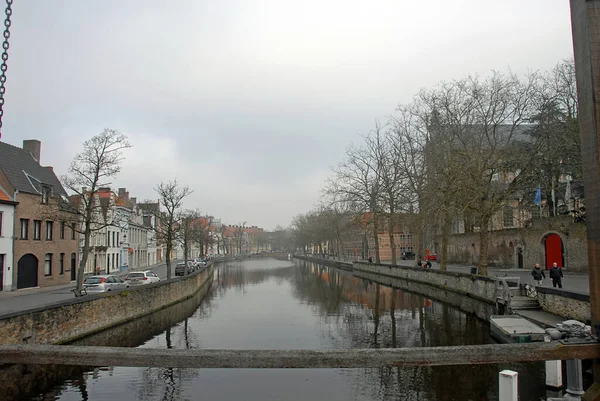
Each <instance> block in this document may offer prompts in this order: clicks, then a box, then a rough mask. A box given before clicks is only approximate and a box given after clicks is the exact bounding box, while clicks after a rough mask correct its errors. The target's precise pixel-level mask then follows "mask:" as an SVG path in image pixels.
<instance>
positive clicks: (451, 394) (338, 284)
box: [294, 263, 545, 401]
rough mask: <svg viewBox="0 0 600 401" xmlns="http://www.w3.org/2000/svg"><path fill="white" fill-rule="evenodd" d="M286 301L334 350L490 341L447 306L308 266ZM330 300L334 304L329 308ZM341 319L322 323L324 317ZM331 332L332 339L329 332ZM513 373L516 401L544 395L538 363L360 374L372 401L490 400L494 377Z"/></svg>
mask: <svg viewBox="0 0 600 401" xmlns="http://www.w3.org/2000/svg"><path fill="white" fill-rule="evenodd" d="M294 284H295V286H294V295H295V296H297V297H298V298H300V299H301V300H302V301H303V302H307V303H310V304H312V305H314V308H313V310H315V312H317V313H318V314H319V315H320V316H322V320H321V326H322V330H323V331H325V332H326V333H327V338H328V339H330V340H333V341H334V343H335V346H336V347H339V348H344V347H352V348H365V347H371V348H378V347H394V348H395V347H430V346H450V345H462V344H486V343H490V342H491V341H492V340H491V337H490V333H489V325H488V324H487V322H485V321H482V320H480V319H478V318H477V317H475V316H474V315H473V314H467V313H464V312H462V311H460V310H458V309H456V308H454V307H452V306H451V305H448V304H445V303H442V302H439V301H434V300H431V299H427V298H425V297H423V296H420V295H417V294H411V293H408V292H405V291H403V290H401V289H397V288H392V287H387V286H383V285H380V284H379V283H372V282H369V281H368V280H363V279H359V278H357V277H355V276H353V275H352V274H351V273H349V272H345V271H341V270H338V269H333V268H331V269H330V268H327V267H323V266H319V265H314V264H311V263H304V264H301V268H299V269H297V271H296V274H295V276H294ZM333 299H335V300H336V302H335V303H334V302H332V300H333ZM336 313H337V314H338V315H340V316H341V317H342V318H341V319H330V317H331V315H335V314H336ZM332 326H335V327H332ZM332 333H333V334H332ZM505 368H511V369H513V370H517V371H518V372H519V374H520V378H519V379H520V382H522V386H521V387H522V389H520V392H521V395H522V397H523V399H539V398H540V397H544V396H545V391H544V389H543V386H537V387H536V386H527V383H543V372H544V371H543V363H542V364H540V363H533V364H532V363H528V364H512V365H501V366H500V365H481V366H458V367H453V366H443V367H414V368H390V367H386V368H380V369H362V370H361V371H362V372H363V374H364V375H365V376H366V377H367V379H366V380H364V381H361V382H363V383H365V384H366V385H365V386H364V388H361V389H360V390H359V393H360V394H365V395H367V396H368V397H369V398H372V399H402V400H478V401H479V400H496V399H497V397H498V387H497V375H498V372H499V371H500V370H502V369H505Z"/></svg>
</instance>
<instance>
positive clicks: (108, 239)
mask: <svg viewBox="0 0 600 401" xmlns="http://www.w3.org/2000/svg"><path fill="white" fill-rule="evenodd" d="M106 246H110V231H107V232H106Z"/></svg>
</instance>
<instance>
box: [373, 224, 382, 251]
mask: <svg viewBox="0 0 600 401" xmlns="http://www.w3.org/2000/svg"><path fill="white" fill-rule="evenodd" d="M373 236H374V237H375V238H374V241H375V262H376V263H381V258H380V255H379V224H378V221H377V216H376V215H375V213H373Z"/></svg>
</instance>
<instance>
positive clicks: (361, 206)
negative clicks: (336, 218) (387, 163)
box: [324, 127, 383, 263]
mask: <svg viewBox="0 0 600 401" xmlns="http://www.w3.org/2000/svg"><path fill="white" fill-rule="evenodd" d="M377 132H378V128H377V127H376V128H375V131H374V132H373V133H371V134H370V135H377ZM367 138H369V137H367ZM382 170H383V166H382V162H381V160H379V159H378V158H377V155H376V154H375V153H374V152H373V149H370V148H369V147H368V146H367V147H364V146H363V147H356V146H353V145H352V146H349V147H348V148H347V149H346V160H344V161H343V162H342V163H340V164H339V165H338V166H337V167H335V168H334V169H333V173H334V177H333V178H331V179H329V180H328V181H327V183H326V187H325V190H324V195H325V196H327V197H328V198H329V199H332V200H333V202H335V203H343V204H346V205H348V206H349V208H350V209H352V210H353V211H354V212H355V213H357V214H362V215H365V216H367V217H368V222H369V224H370V226H371V228H372V235H373V237H374V238H373V239H374V242H375V261H376V262H377V263H380V261H381V258H380V253H379V217H380V215H381V175H382Z"/></svg>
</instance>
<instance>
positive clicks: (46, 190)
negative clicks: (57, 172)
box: [42, 185, 50, 204]
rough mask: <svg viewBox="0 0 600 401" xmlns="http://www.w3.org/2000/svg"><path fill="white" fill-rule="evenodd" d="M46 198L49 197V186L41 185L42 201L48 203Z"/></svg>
mask: <svg viewBox="0 0 600 401" xmlns="http://www.w3.org/2000/svg"><path fill="white" fill-rule="evenodd" d="M48 198H50V187H48V186H45V185H44V186H42V203H44V204H46V203H48Z"/></svg>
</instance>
